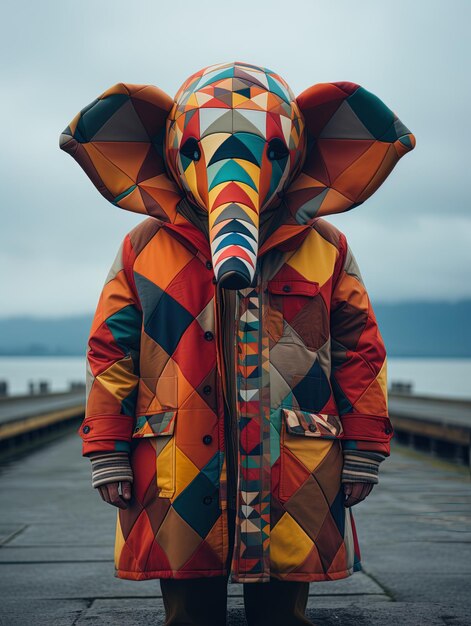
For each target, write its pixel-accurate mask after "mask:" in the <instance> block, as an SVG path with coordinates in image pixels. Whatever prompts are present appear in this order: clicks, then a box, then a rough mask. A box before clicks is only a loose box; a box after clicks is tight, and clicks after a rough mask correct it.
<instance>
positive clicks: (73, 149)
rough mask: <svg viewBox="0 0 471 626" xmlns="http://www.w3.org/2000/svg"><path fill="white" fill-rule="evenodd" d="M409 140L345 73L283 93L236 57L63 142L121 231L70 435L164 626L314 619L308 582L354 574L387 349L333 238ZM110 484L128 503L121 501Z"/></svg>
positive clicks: (384, 414) (137, 91) (114, 92)
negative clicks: (119, 211) (338, 218)
mask: <svg viewBox="0 0 471 626" xmlns="http://www.w3.org/2000/svg"><path fill="white" fill-rule="evenodd" d="M414 145H415V139H414V136H413V135H412V133H410V131H409V130H408V129H407V128H406V127H405V126H404V125H403V124H402V123H401V122H400V121H399V119H398V118H397V116H396V115H395V114H394V113H393V112H392V111H391V110H390V109H388V108H387V107H386V106H385V104H384V103H383V102H382V101H381V100H380V99H378V98H377V97H376V96H374V95H373V94H372V93H370V92H368V91H367V90H365V89H364V88H362V87H360V86H358V85H356V84H354V83H349V82H338V83H322V84H318V85H314V86H313V87H310V88H309V89H307V90H306V91H305V92H303V93H302V94H301V95H300V96H298V98H295V97H294V95H293V93H292V92H291V90H290V89H289V87H288V85H287V84H286V83H285V81H284V80H283V79H282V78H281V77H279V76H278V75H277V74H275V73H274V72H272V71H271V70H268V69H265V68H262V67H257V66H254V65H249V64H246V63H227V64H223V65H217V66H211V67H209V68H205V69H204V70H201V71H200V72H197V73H196V74H194V75H193V76H191V77H190V78H189V79H188V80H187V81H186V82H185V83H184V85H183V86H182V87H181V88H180V90H179V91H178V93H177V95H176V97H175V99H172V98H170V97H168V96H167V95H166V94H165V93H164V92H162V91H161V90H159V89H157V88H155V87H152V86H146V85H125V84H118V85H116V86H114V87H112V88H111V89H109V90H108V91H106V92H104V93H103V94H102V95H101V96H100V97H99V98H98V99H97V100H95V101H94V102H92V103H91V104H90V105H89V106H87V107H86V108H85V109H83V110H82V111H81V112H80V113H79V114H78V115H77V116H76V117H75V118H74V120H73V121H72V122H71V124H70V125H69V126H68V127H67V128H66V130H65V131H64V133H63V135H62V138H61V147H62V149H64V150H65V151H67V152H69V153H70V154H72V155H73V156H74V158H75V159H76V160H77V161H78V162H79V163H80V165H81V166H82V167H83V169H84V170H85V171H86V173H87V174H88V176H89V177H90V178H91V180H92V181H93V183H94V184H95V185H96V186H97V188H98V189H99V190H100V192H101V193H102V194H103V195H104V196H105V197H106V198H107V199H108V200H110V201H111V202H112V203H113V204H114V205H117V206H120V207H121V208H124V209H126V210H131V211H136V212H140V213H143V214H146V215H147V216H148V217H147V219H145V220H144V221H143V222H141V223H140V224H139V225H138V226H136V227H135V228H133V229H132V230H131V231H130V232H129V233H128V234H127V235H126V236H125V237H124V239H123V241H122V244H121V246H120V248H119V251H118V253H117V256H116V259H115V261H114V263H113V265H112V267H111V269H110V272H109V274H108V277H107V279H106V281H105V285H104V287H103V290H102V293H101V296H100V300H99V303H98V306H97V309H96V312H95V316H94V320H93V324H92V328H91V331H90V336H89V340H88V348H87V402H86V415H85V419H84V421H83V423H82V424H81V426H80V429H79V431H78V432H79V434H80V436H81V437H82V440H83V450H82V453H83V455H84V456H88V457H89V458H90V459H91V463H92V485H93V487H95V488H96V489H97V491H98V492H99V493H100V495H101V497H102V498H103V500H105V501H106V502H108V503H110V504H112V505H114V506H116V507H117V519H116V535H115V553H114V557H115V572H114V574H115V576H116V577H118V578H123V579H129V580H148V579H153V578H159V579H160V582H161V588H162V594H163V600H164V605H165V610H166V622H165V626H176V625H183V624H192V625H201V626H203V625H204V626H211V625H215V626H220V625H223V624H225V623H226V608H227V604H226V603H227V583H228V582H229V581H230V582H240V583H243V589H244V602H245V611H246V615H247V621H248V623H249V625H250V626H262V625H265V624H266V625H268V624H269V625H270V626H277V625H278V624H280V625H281V624H282V625H283V626H289V625H290V624H293V625H298V624H310V623H311V622H310V621H309V620H308V619H307V617H306V615H305V610H306V604H307V598H308V591H309V583H310V582H315V581H322V580H337V579H341V578H345V577H347V576H350V575H351V574H353V573H354V572H355V571H358V570H360V569H361V562H360V550H359V545H358V540H357V534H356V529H355V524H354V520H353V515H352V509H351V507H352V506H353V505H355V504H357V503H359V502H361V501H362V500H363V499H364V498H365V497H366V496H367V495H368V494H369V493H370V491H371V489H372V486H373V485H374V484H375V483H377V482H378V467H379V464H380V462H381V461H382V460H383V459H384V458H385V457H386V456H388V455H389V454H390V439H391V437H392V435H393V429H392V426H391V422H390V420H389V417H388V407H387V371H386V351H385V347H384V343H383V340H382V337H381V334H380V331H379V329H378V325H377V321H376V318H375V315H374V312H373V308H372V306H371V302H370V300H369V297H368V294H367V291H366V288H365V284H364V281H363V279H362V276H361V273H360V270H359V268H358V265H357V263H356V260H355V257H354V255H353V253H352V250H351V248H350V246H349V244H348V242H347V238H346V236H345V234H344V233H342V232H341V231H340V230H339V229H338V228H336V227H335V226H333V225H332V224H330V223H329V222H328V221H326V220H325V219H323V216H325V215H328V214H334V213H339V212H342V211H348V210H351V209H353V208H354V207H357V206H358V205H360V204H361V203H362V202H363V201H364V200H366V199H367V198H368V197H369V196H370V195H371V194H372V193H374V191H376V189H377V188H378V187H379V186H380V185H381V183H382V182H383V181H384V180H385V179H386V177H387V176H388V175H389V173H390V172H391V170H392V169H393V167H394V166H395V164H396V163H397V161H398V160H399V158H400V157H401V156H403V155H404V154H405V153H406V152H408V151H409V150H411V149H412V148H413V147H414ZM120 485H121V492H120V490H119V488H120Z"/></svg>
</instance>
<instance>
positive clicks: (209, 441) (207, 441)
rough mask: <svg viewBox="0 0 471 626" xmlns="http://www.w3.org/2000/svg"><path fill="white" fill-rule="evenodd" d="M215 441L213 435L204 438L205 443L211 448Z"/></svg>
mask: <svg viewBox="0 0 471 626" xmlns="http://www.w3.org/2000/svg"><path fill="white" fill-rule="evenodd" d="M212 440H213V438H212V436H211V435H205V436H204V437H203V443H204V444H206V445H207V446H209V444H210V443H211V441H212Z"/></svg>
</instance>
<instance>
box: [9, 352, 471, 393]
mask: <svg viewBox="0 0 471 626" xmlns="http://www.w3.org/2000/svg"><path fill="white" fill-rule="evenodd" d="M388 379H389V385H391V382H392V381H401V382H412V383H413V391H414V393H417V394H424V395H434V396H445V397H450V398H469V399H471V359H429V358H426V359H420V358H394V357H389V358H388ZM0 380H6V381H8V386H9V393H10V394H12V395H13V394H22V393H26V392H27V390H28V382H29V381H30V380H31V381H34V382H35V383H37V382H38V381H39V380H47V381H48V382H49V383H50V388H51V390H52V391H65V390H67V389H68V387H69V384H70V383H71V382H75V381H77V382H79V381H82V382H83V381H84V380H85V360H84V358H83V357H80V356H72V357H0Z"/></svg>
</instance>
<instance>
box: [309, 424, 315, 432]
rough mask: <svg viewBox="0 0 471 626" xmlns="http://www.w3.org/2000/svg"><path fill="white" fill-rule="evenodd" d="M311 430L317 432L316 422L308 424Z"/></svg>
mask: <svg viewBox="0 0 471 626" xmlns="http://www.w3.org/2000/svg"><path fill="white" fill-rule="evenodd" d="M308 428H309V430H310V431H311V433H315V432H316V430H317V428H316V425H315V424H309V426H308Z"/></svg>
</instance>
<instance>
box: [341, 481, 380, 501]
mask: <svg viewBox="0 0 471 626" xmlns="http://www.w3.org/2000/svg"><path fill="white" fill-rule="evenodd" d="M374 485H375V483H343V492H344V494H345V496H346V498H345V500H344V505H345V506H354V505H355V504H358V503H359V502H361V501H362V500H364V499H365V498H366V496H367V495H369V493H370V491H371V490H372V489H373V487H374Z"/></svg>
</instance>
